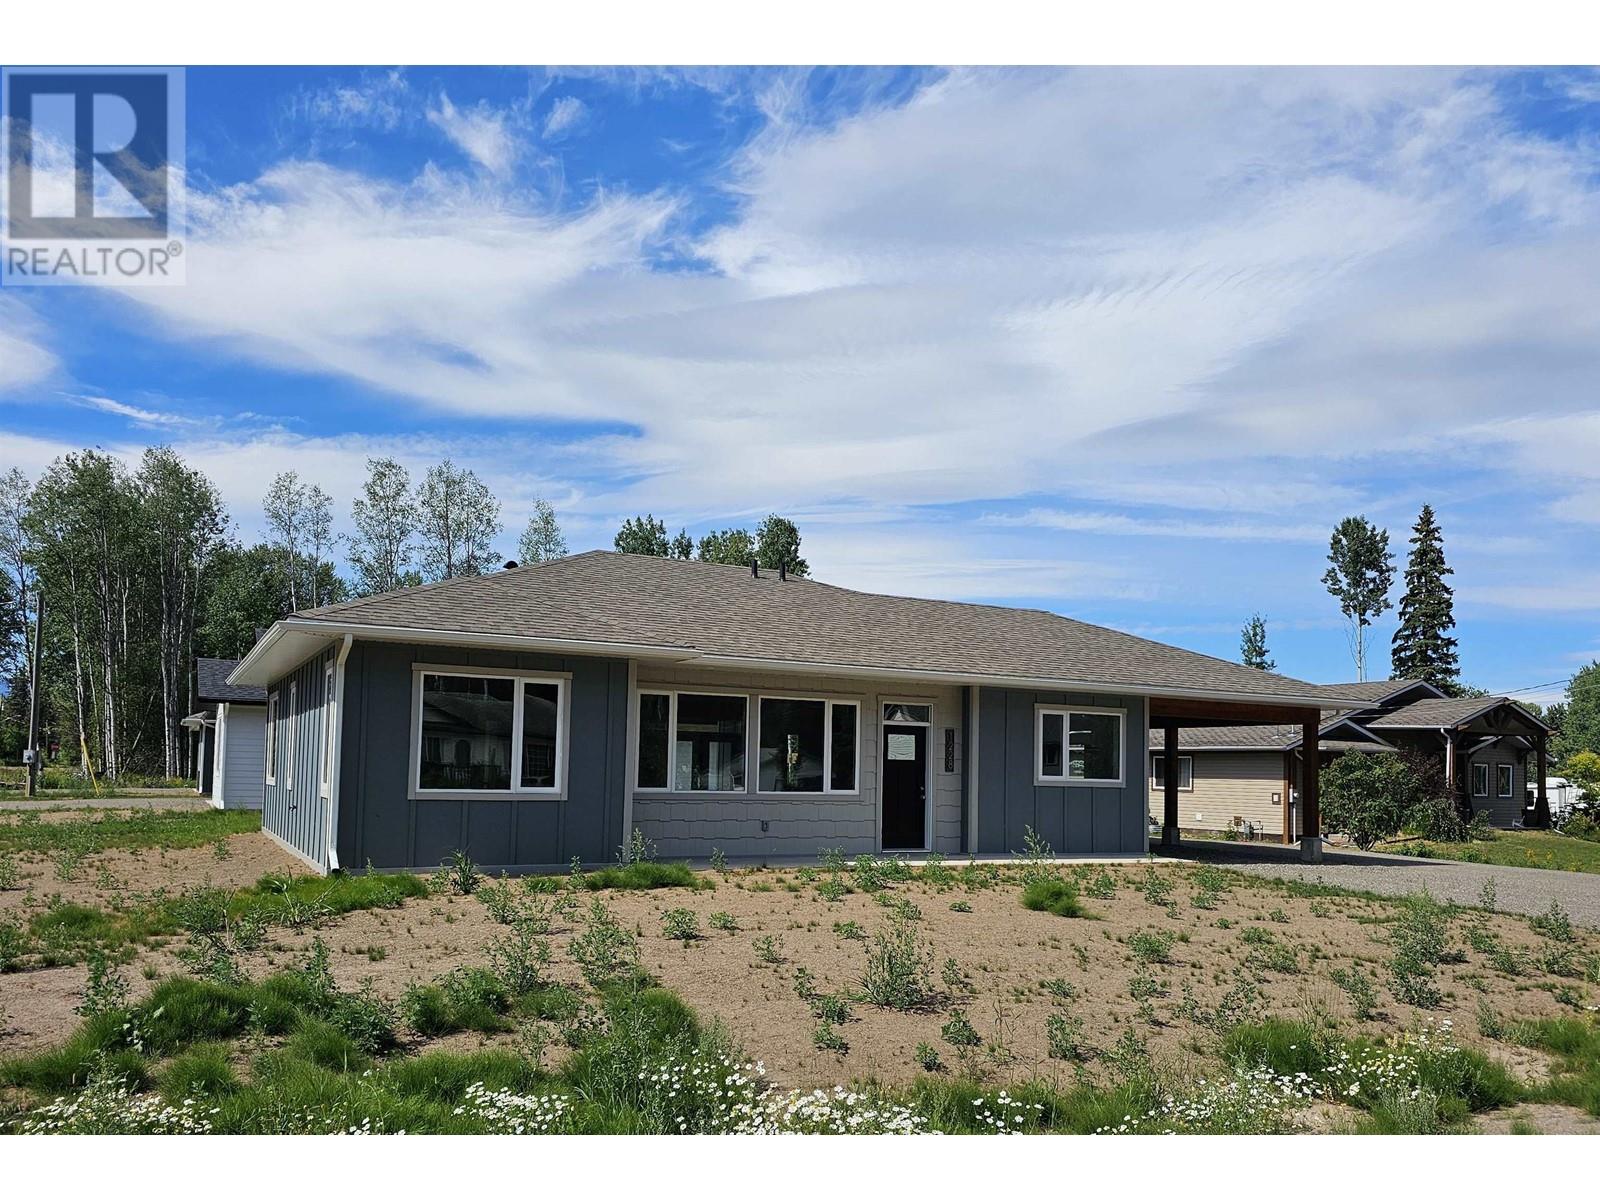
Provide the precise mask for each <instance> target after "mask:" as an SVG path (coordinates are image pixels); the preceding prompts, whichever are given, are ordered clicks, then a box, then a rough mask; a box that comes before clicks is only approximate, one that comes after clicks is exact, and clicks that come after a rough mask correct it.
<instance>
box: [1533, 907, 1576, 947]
mask: <svg viewBox="0 0 1600 1200" xmlns="http://www.w3.org/2000/svg"><path fill="white" fill-rule="evenodd" d="M1528 924H1529V925H1530V926H1531V927H1532V928H1533V929H1535V930H1536V931H1538V932H1539V933H1541V934H1543V935H1544V936H1545V937H1547V938H1549V939H1550V940H1551V941H1552V942H1571V941H1572V921H1571V919H1570V918H1569V917H1568V916H1567V913H1566V910H1565V909H1563V908H1562V907H1561V904H1560V902H1559V901H1556V900H1552V901H1550V907H1549V908H1548V909H1547V910H1546V911H1545V912H1543V913H1541V914H1540V915H1539V916H1537V917H1530V918H1529V920H1528Z"/></svg>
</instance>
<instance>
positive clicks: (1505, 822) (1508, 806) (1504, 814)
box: [1462, 738, 1528, 829]
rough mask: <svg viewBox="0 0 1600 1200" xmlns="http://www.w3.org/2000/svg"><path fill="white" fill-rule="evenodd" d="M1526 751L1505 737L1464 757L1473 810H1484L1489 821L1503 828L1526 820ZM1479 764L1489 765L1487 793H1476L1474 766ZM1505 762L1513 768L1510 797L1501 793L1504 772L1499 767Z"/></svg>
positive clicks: (1464, 770) (1467, 786)
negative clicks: (1473, 779)
mask: <svg viewBox="0 0 1600 1200" xmlns="http://www.w3.org/2000/svg"><path fill="white" fill-rule="evenodd" d="M1526 753H1527V752H1526V751H1525V750H1523V748H1522V747H1521V746H1519V745H1517V744H1516V743H1515V742H1513V741H1511V740H1510V739H1509V738H1502V739H1500V740H1499V741H1496V742H1494V743H1492V744H1490V745H1488V746H1485V747H1484V748H1483V749H1482V750H1479V751H1478V752H1477V753H1476V754H1473V755H1471V756H1470V757H1466V756H1464V763H1463V766H1462V771H1463V772H1464V773H1465V775H1466V781H1465V782H1466V789H1467V795H1468V798H1469V799H1470V800H1471V801H1472V811H1473V813H1474V814H1475V815H1476V814H1478V813H1483V814H1484V816H1485V817H1486V818H1487V819H1488V821H1489V824H1491V825H1493V826H1495V827H1497V828H1499V829H1510V828H1511V825H1512V823H1513V822H1514V821H1520V820H1522V811H1523V806H1524V793H1525V792H1526V790H1527V785H1528V779H1527V772H1528V768H1527V763H1526V761H1525V756H1526ZM1478 763H1483V764H1484V765H1486V766H1487V767H1488V768H1489V788H1488V791H1489V794H1488V795H1487V796H1474V795H1472V775H1473V770H1472V769H1473V766H1475V765H1476V764H1478ZM1502 764H1506V765H1509V766H1510V767H1511V795H1509V796H1502V795H1500V773H1499V771H1498V769H1497V768H1498V767H1499V766H1501V765H1502Z"/></svg>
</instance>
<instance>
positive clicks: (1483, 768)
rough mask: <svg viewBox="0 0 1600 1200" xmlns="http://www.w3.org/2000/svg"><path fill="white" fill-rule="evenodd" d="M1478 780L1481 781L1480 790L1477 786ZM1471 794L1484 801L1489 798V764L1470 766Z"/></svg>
mask: <svg viewBox="0 0 1600 1200" xmlns="http://www.w3.org/2000/svg"><path fill="white" fill-rule="evenodd" d="M1480 778H1481V779H1482V780H1483V786H1482V787H1481V788H1480V787H1479V786H1478V780H1479V779H1480ZM1472 794H1473V795H1474V796H1477V797H1482V798H1484V799H1488V796H1489V764H1488V763H1473V764H1472Z"/></svg>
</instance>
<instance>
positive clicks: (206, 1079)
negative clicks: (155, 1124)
mask: <svg viewBox="0 0 1600 1200" xmlns="http://www.w3.org/2000/svg"><path fill="white" fill-rule="evenodd" d="M239 1086H240V1085H239V1077H238V1075H236V1074H235V1073H234V1070H233V1063H232V1062H231V1061H230V1060H229V1055H228V1046H227V1045H226V1044H225V1043H223V1042H204V1043H201V1044H200V1045H198V1046H191V1047H189V1049H187V1050H185V1051H184V1052H183V1053H182V1054H180V1055H178V1057H177V1058H175V1059H173V1060H172V1062H171V1063H169V1064H168V1065H167V1069H166V1070H165V1071H163V1072H162V1073H161V1094H162V1095H163V1096H165V1097H166V1098H167V1099H168V1100H170V1101H172V1102H173V1103H178V1102H180V1101H182V1100H184V1099H186V1098H187V1097H190V1096H225V1095H228V1094H229V1093H231V1092H236V1091H238V1090H239Z"/></svg>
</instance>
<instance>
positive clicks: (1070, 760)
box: [1034, 707, 1123, 786]
mask: <svg viewBox="0 0 1600 1200" xmlns="http://www.w3.org/2000/svg"><path fill="white" fill-rule="evenodd" d="M1122 723H1123V714H1122V712H1121V710H1120V709H1104V708H1043V707H1041V708H1039V709H1038V710H1037V717H1036V725H1035V729H1034V770H1035V782H1037V783H1042V784H1062V785H1067V784H1107V785H1112V786H1117V785H1120V784H1121V783H1122Z"/></svg>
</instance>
